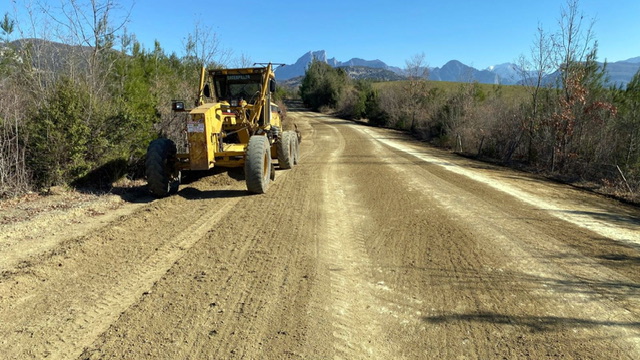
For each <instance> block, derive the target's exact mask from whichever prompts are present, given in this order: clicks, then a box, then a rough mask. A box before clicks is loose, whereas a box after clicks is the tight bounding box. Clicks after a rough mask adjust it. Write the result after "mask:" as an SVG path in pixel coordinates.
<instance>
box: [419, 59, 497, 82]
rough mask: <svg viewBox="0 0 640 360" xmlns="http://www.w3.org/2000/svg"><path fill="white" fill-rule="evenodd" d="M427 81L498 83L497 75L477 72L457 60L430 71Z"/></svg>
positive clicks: (483, 71) (481, 71) (486, 71)
mask: <svg viewBox="0 0 640 360" xmlns="http://www.w3.org/2000/svg"><path fill="white" fill-rule="evenodd" d="M429 80H434V81H454V82H472V81H477V82H479V83H483V84H499V83H500V77H499V76H498V74H496V73H494V72H491V71H489V70H477V69H475V68H473V67H471V66H468V65H465V64H463V63H461V62H460V61H458V60H451V61H449V62H448V63H446V64H444V66H442V67H441V68H438V67H436V68H433V69H431V70H430V71H429Z"/></svg>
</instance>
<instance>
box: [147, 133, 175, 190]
mask: <svg viewBox="0 0 640 360" xmlns="http://www.w3.org/2000/svg"><path fill="white" fill-rule="evenodd" d="M176 153H177V151H176V144H175V143H174V142H173V141H171V140H169V139H156V140H153V141H152V142H151V143H150V144H149V147H148V148H147V158H146V160H145V173H146V176H147V186H148V188H149V191H150V192H151V193H152V194H153V195H155V196H157V197H164V196H167V195H169V194H173V193H176V192H177V191H178V186H179V185H180V172H178V171H176V170H175V164H176Z"/></svg>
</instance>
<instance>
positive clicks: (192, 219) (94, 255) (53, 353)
mask: <svg viewBox="0 0 640 360" xmlns="http://www.w3.org/2000/svg"><path fill="white" fill-rule="evenodd" d="M180 200H182V202H184V199H179V198H175V199H172V200H169V199H162V200H158V201H156V202H155V203H154V204H152V205H149V206H147V207H146V208H145V209H143V211H142V212H140V213H137V214H134V215H132V216H128V217H124V219H122V221H121V222H120V223H119V224H115V223H112V224H111V226H107V227H106V228H105V229H104V230H103V231H102V232H100V233H97V234H94V235H90V236H88V237H86V238H80V239H72V240H69V241H67V242H66V243H65V244H62V246H61V247H59V248H57V249H55V250H54V251H53V252H52V253H51V254H49V255H48V256H42V257H41V260H40V262H39V263H36V264H34V265H33V266H30V267H28V268H26V269H23V270H20V271H19V272H18V273H15V274H13V275H11V276H9V277H8V278H4V279H2V283H0V293H1V294H13V293H29V294H30V295H29V297H28V298H26V299H14V298H13V297H12V296H11V295H9V296H3V297H2V299H1V300H0V304H1V305H2V306H0V317H1V318H3V320H4V321H3V324H2V326H1V327H0V329H2V333H3V335H4V336H3V339H2V342H1V343H0V346H1V347H3V348H5V349H4V351H3V353H4V354H5V356H7V358H25V357H27V358H30V357H33V358H40V357H45V356H46V357H49V358H53V359H66V358H75V357H77V356H79V355H80V353H81V352H82V350H83V349H84V347H86V346H87V345H89V344H90V343H91V342H93V341H94V340H95V338H96V337H97V336H98V335H99V334H100V333H102V332H104V331H105V330H106V329H107V328H108V327H109V325H110V324H111V323H112V322H113V321H115V320H116V319H117V317H118V316H119V315H120V314H121V313H122V312H123V311H124V310H125V309H127V308H128V307H130V306H131V305H132V304H134V303H135V302H136V301H138V300H139V299H140V297H141V296H144V295H145V293H146V290H148V289H150V288H151V286H152V285H153V283H154V282H155V281H156V280H158V279H159V278H160V277H161V276H162V275H163V274H164V273H165V272H166V271H167V270H168V269H169V268H170V267H171V265H172V264H173V263H174V262H175V261H177V260H178V259H179V258H180V257H181V256H182V255H183V254H184V253H185V251H186V250H188V249H189V248H190V247H192V246H193V244H195V243H196V242H197V241H199V240H200V239H201V238H202V237H203V236H204V235H205V234H206V233H207V231H209V230H210V229H211V228H212V227H213V226H215V221H212V219H219V218H221V217H223V214H225V213H226V212H228V211H229V210H230V209H232V208H233V206H234V205H235V203H237V202H238V201H239V198H235V199H234V198H231V199H226V201H225V202H224V204H222V205H221V206H220V207H217V208H209V207H206V206H202V205H200V206H197V207H192V206H190V204H188V203H183V204H181V206H178V207H177V208H175V210H176V211H177V213H175V212H171V213H166V212H165V210H163V205H164V203H167V202H169V201H172V202H174V203H175V202H180ZM194 210H195V211H194ZM178 213H182V214H181V216H179V217H178V216H176V215H177V214H178ZM141 214H142V215H141ZM158 214H160V215H158ZM141 218H142V219H141ZM149 218H156V219H158V218H162V219H163V220H161V222H160V223H162V222H167V223H169V224H164V225H163V227H164V228H159V229H157V230H156V229H155V228H154V225H152V226H151V227H149V221H148V219H149ZM177 218H179V219H180V221H176V220H177ZM185 224H187V226H186V227H184V225H185ZM126 242H140V246H131V245H130V244H125V243H126ZM147 242H148V243H147ZM118 244H120V245H123V249H117V248H116V247H118V246H119V245H118ZM126 248H129V250H131V251H132V252H131V253H126V252H127V250H124V249H126ZM102 252H105V253H107V254H110V255H111V256H113V257H121V259H120V260H121V261H122V263H121V262H120V261H118V260H116V259H109V257H108V256H104V254H103V253H102ZM110 263H112V264H110ZM56 268H57V269H56ZM70 269H73V270H71V271H70ZM63 271H66V273H65V272H63ZM69 275H71V276H69ZM36 284H38V286H37V287H36ZM25 288H30V289H31V290H28V291H27V290H26V289H25ZM72 294H75V296H73V295H72ZM27 302H28V303H27ZM10 329H13V330H10ZM15 344H18V346H15Z"/></svg>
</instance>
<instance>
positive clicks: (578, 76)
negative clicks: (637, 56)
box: [300, 0, 640, 201]
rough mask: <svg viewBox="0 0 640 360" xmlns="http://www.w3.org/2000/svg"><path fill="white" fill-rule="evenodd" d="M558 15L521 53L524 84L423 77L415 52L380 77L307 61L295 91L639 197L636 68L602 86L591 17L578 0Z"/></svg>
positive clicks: (318, 102)
mask: <svg viewBox="0 0 640 360" xmlns="http://www.w3.org/2000/svg"><path fill="white" fill-rule="evenodd" d="M558 24H559V25H558V26H559V29H556V31H554V32H552V33H550V32H547V31H545V30H544V29H542V27H540V28H539V29H538V32H537V34H536V36H535V39H534V41H533V45H532V47H531V54H529V55H528V56H522V57H521V59H520V60H519V62H520V63H519V66H520V67H521V68H522V69H524V70H523V71H525V72H526V73H524V75H525V83H524V84H523V85H521V86H513V85H512V86H502V85H486V84H478V83H442V82H432V81H427V80H425V79H426V77H427V75H428V73H427V71H428V70H427V66H426V64H425V56H424V54H418V55H416V56H414V57H412V58H411V59H409V60H407V62H406V69H405V70H406V73H407V74H408V78H409V79H408V80H406V81H399V82H387V83H371V82H366V81H354V80H351V79H349V78H348V77H346V76H345V75H344V73H343V71H342V70H340V69H334V68H331V67H330V66H328V65H327V64H325V63H321V62H314V63H312V64H311V65H310V67H309V69H308V70H307V72H306V74H305V77H304V79H303V81H302V85H301V86H300V96H301V97H302V100H303V101H304V102H305V103H306V105H308V106H309V107H311V108H312V109H314V110H320V111H331V112H334V113H335V114H337V115H340V116H342V117H344V118H348V119H355V120H364V121H367V122H368V123H369V124H371V125H375V126H382V127H389V128H394V129H400V130H405V131H408V132H411V133H412V134H414V135H415V136H416V137H418V138H420V139H423V140H427V141H430V142H432V143H434V144H436V145H439V146H443V147H447V148H450V149H452V150H454V151H456V152H459V153H462V154H465V155H472V156H476V157H479V158H483V159H487V160H493V161H498V162H501V163H503V164H506V165H510V166H518V167H523V168H527V169H529V170H533V171H537V172H541V173H544V174H547V175H551V176H553V177H555V178H558V179H562V180H564V181H568V182H572V183H581V182H582V183H589V184H591V185H595V186H598V187H603V188H606V191H607V192H610V193H615V194H616V195H618V196H622V197H624V198H627V199H629V200H635V201H637V200H638V199H639V198H640V197H639V196H638V193H640V73H638V74H636V75H635V77H634V78H633V80H632V81H631V82H630V83H629V84H628V85H627V86H626V87H625V88H620V87H607V86H605V83H606V74H605V72H604V70H603V69H602V68H600V67H598V65H597V63H596V59H597V51H598V46H597V41H596V39H595V37H594V34H593V32H592V25H593V23H587V20H586V17H585V16H584V14H582V13H581V12H580V10H579V7H578V1H577V0H570V1H568V2H567V4H566V6H565V8H563V10H562V12H561V14H560V17H559V21H558ZM556 69H559V71H557V72H555V73H554V76H553V81H549V80H548V79H549V76H547V75H550V74H551V73H552V72H553V71H555V70H556ZM545 80H546V82H545Z"/></svg>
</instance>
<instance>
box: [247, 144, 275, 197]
mask: <svg viewBox="0 0 640 360" xmlns="http://www.w3.org/2000/svg"><path fill="white" fill-rule="evenodd" d="M244 175H245V178H246V180H247V190H249V192H252V193H255V194H264V193H266V192H267V189H268V188H269V183H270V181H271V146H270V145H269V139H268V138H267V137H266V136H262V135H254V136H252V137H251V138H249V145H248V146H247V158H246V160H245V163H244Z"/></svg>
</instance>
